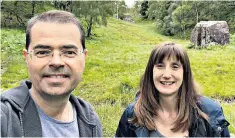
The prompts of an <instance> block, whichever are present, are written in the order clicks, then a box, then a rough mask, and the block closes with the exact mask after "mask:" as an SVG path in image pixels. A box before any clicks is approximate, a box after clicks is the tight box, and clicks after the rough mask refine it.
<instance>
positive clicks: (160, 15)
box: [136, 1, 235, 37]
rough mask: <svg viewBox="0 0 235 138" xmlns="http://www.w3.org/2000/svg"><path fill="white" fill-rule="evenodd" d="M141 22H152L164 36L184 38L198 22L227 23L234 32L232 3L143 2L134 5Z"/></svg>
mask: <svg viewBox="0 0 235 138" xmlns="http://www.w3.org/2000/svg"><path fill="white" fill-rule="evenodd" d="M136 4H138V5H139V6H136V7H140V9H139V13H140V17H141V18H142V19H143V20H154V21H156V23H157V26H156V28H157V30H158V31H159V32H161V33H162V34H164V35H168V36H172V35H175V34H180V35H181V36H182V37H185V35H186V34H187V32H191V30H192V29H193V27H194V26H195V25H196V23H197V22H200V21H227V23H228V25H229V28H230V33H232V32H233V33H234V32H235V2H234V1H144V2H141V3H140V2H139V3H136Z"/></svg>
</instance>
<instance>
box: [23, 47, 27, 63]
mask: <svg viewBox="0 0 235 138" xmlns="http://www.w3.org/2000/svg"><path fill="white" fill-rule="evenodd" d="M23 54H24V57H25V62H26V64H28V57H27V55H28V53H27V50H26V49H23Z"/></svg>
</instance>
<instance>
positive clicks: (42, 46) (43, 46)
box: [33, 44, 51, 49]
mask: <svg viewBox="0 0 235 138" xmlns="http://www.w3.org/2000/svg"><path fill="white" fill-rule="evenodd" d="M40 48H41V49H50V48H51V46H49V45H41V44H38V45H36V46H35V47H34V48H33V49H40Z"/></svg>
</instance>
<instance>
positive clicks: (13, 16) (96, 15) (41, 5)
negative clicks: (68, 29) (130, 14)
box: [1, 0, 115, 37]
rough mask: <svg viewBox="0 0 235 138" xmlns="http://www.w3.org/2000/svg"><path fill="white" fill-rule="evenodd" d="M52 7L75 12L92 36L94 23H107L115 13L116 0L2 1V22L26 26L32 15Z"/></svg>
mask: <svg viewBox="0 0 235 138" xmlns="http://www.w3.org/2000/svg"><path fill="white" fill-rule="evenodd" d="M51 9H60V10H65V11H69V12H72V13H74V14H75V15H76V16H77V17H79V19H80V20H81V22H82V24H83V26H84V27H85V28H84V29H85V32H86V36H87V37H90V36H91V35H92V28H93V25H95V24H99V25H105V26H106V25H107V17H109V16H113V14H114V10H113V9H115V1H70V0H68V1H61V0H52V1H2V4H1V10H2V14H1V18H2V19H1V23H2V25H3V26H4V27H9V28H12V27H15V28H19V27H20V28H24V27H25V26H26V23H27V21H28V20H29V19H30V18H31V17H33V16H34V15H36V14H39V13H41V12H43V11H47V10H51ZM91 9H92V10H91Z"/></svg>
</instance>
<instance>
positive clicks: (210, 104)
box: [115, 96, 230, 137]
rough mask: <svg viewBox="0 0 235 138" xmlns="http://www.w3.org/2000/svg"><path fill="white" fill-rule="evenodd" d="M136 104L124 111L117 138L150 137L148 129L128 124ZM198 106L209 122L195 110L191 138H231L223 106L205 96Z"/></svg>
mask: <svg viewBox="0 0 235 138" xmlns="http://www.w3.org/2000/svg"><path fill="white" fill-rule="evenodd" d="M137 98H138V96H137ZM136 100H137V99H136ZM135 103H136V102H134V103H132V104H130V105H129V106H128V107H127V108H126V110H125V111H124V113H123V115H122V117H121V119H120V122H119V125H118V128H117V131H116V135H115V136H116V137H149V135H150V131H149V130H148V129H147V128H146V127H144V126H135V125H133V124H131V123H129V122H128V120H129V119H130V118H132V117H133V116H134V105H135ZM198 106H199V108H200V109H201V110H202V111H203V112H204V113H206V114H207V115H208V117H209V121H206V120H205V119H203V118H202V117H201V116H200V115H199V114H198V112H197V111H196V110H193V119H192V120H193V122H192V123H191V126H190V128H189V137H230V134H229V131H228V127H227V126H228V125H229V123H228V121H226V119H225V117H224V115H223V111H222V108H221V106H219V105H218V104H217V103H215V102H214V101H212V100H210V99H209V98H206V97H203V96H202V97H200V99H199V102H198Z"/></svg>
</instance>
